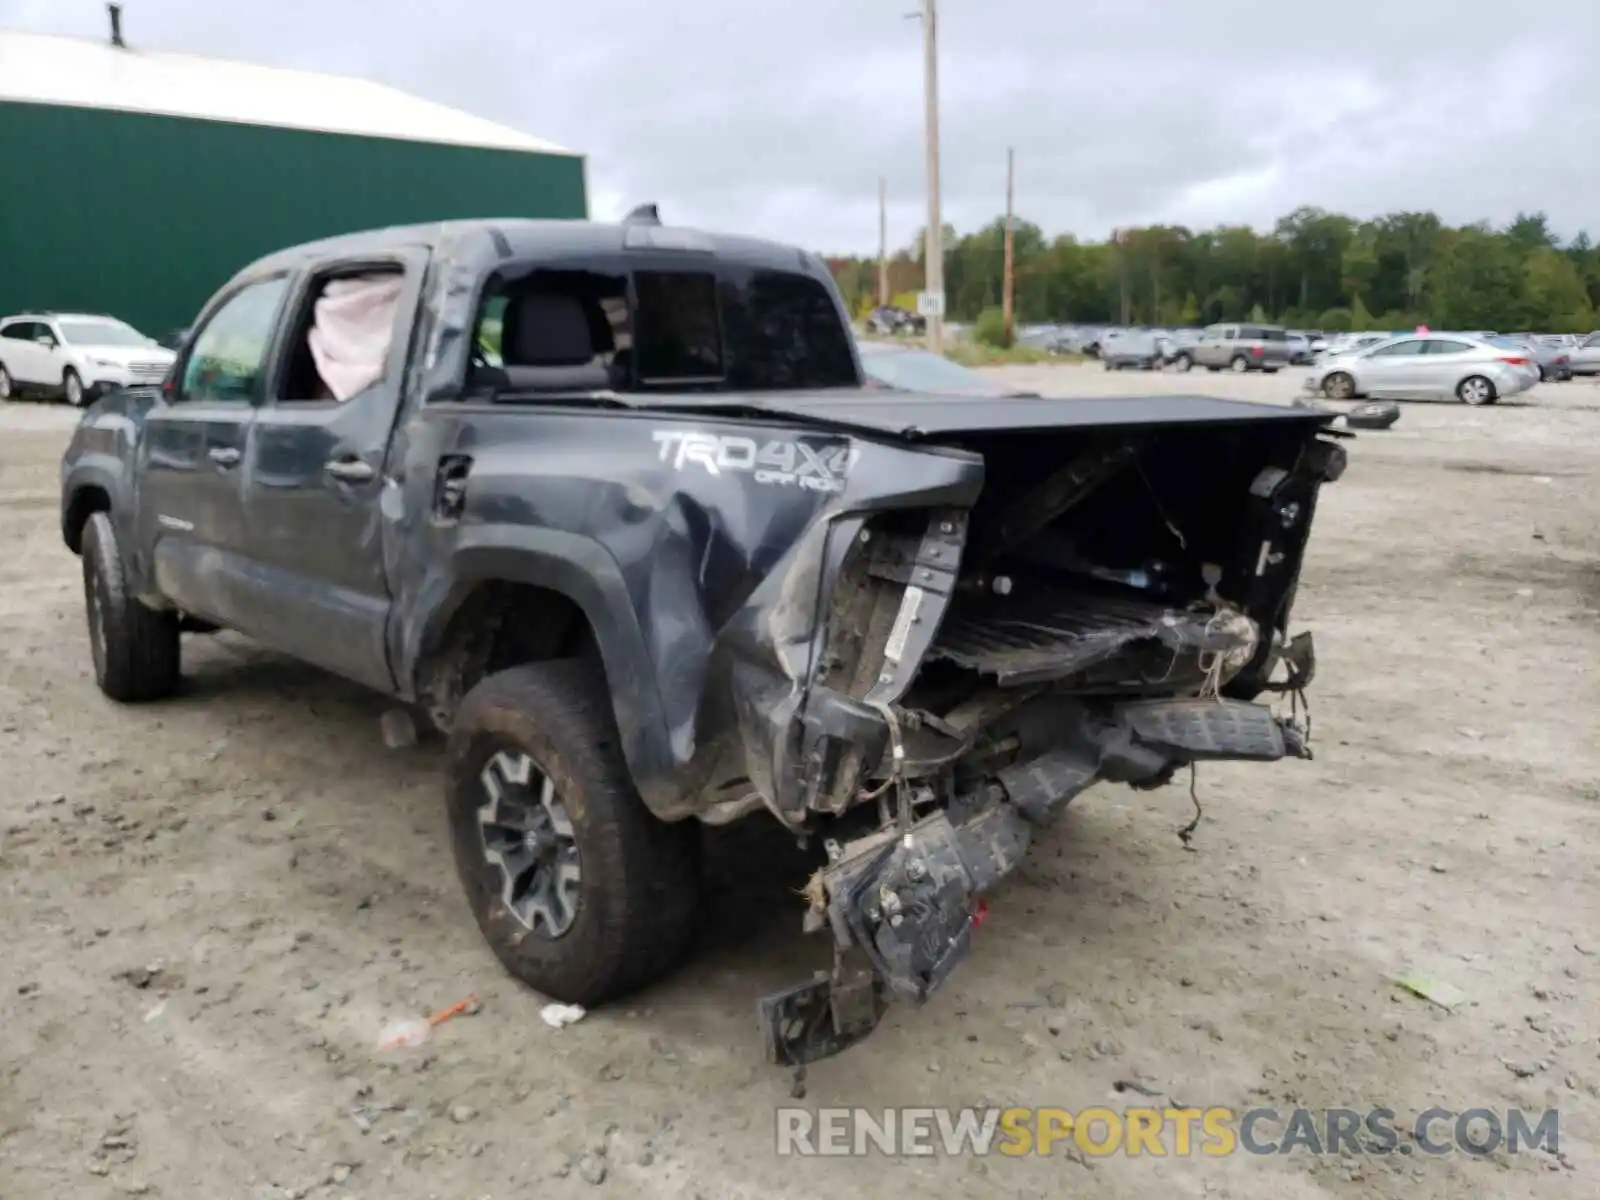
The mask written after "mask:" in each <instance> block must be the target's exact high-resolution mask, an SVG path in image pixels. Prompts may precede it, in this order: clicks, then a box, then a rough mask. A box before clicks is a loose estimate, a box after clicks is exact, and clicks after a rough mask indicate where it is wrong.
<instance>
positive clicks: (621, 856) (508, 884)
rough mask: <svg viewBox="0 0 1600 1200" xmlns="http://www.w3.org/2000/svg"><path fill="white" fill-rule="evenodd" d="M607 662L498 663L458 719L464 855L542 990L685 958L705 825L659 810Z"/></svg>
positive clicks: (473, 897) (455, 797)
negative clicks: (615, 713)
mask: <svg viewBox="0 0 1600 1200" xmlns="http://www.w3.org/2000/svg"><path fill="white" fill-rule="evenodd" d="M600 675H601V673H600V672H599V671H598V670H597V668H596V667H595V666H594V665H592V664H588V663H582V662H579V661H578V660H576V659H562V660H557V661H554V662H543V663H535V664H532V665H529V666H522V667H513V668H511V669H510V670H507V671H501V672H499V673H497V674H495V675H491V676H489V677H488V678H487V679H485V680H483V682H481V683H479V684H478V685H477V686H476V687H474V688H473V689H472V690H471V691H470V692H469V693H467V696H466V698H465V699H464V700H463V701H462V703H461V707H460V709H459V711H458V712H457V713H456V716H455V718H454V720H453V721H452V723H451V731H450V747H449V795H448V806H449V819H450V838H451V844H452V848H453V849H454V852H455V860H456V870H457V872H458V874H459V875H460V877H461V883H462V886H463V887H464V888H465V889H466V892H467V898H468V901H469V903H470V904H471V906H472V914H473V916H474V917H475V918H476V919H477V922H478V928H479V929H480V930H481V931H482V932H483V936H484V938H485V939H486V940H487V941H488V943H489V946H490V948H491V949H492V950H493V951H494V953H495V956H496V957H497V958H499V960H500V961H501V963H502V964H503V965H504V966H505V968H506V969H507V970H508V971H510V972H511V973H512V974H513V975H515V976H516V977H517V978H519V979H521V980H522V981H523V982H525V983H527V984H528V985H529V986H530V987H532V988H534V989H535V990H536V991H539V992H542V993H543V994H545V995H546V996H550V997H552V998H553V999H556V1000H561V1001H565V1002H566V1003H569V1004H582V1005H585V1006H591V1005H596V1004H601V1003H603V1002H605V1001H607V1000H610V999H612V998H614V997H617V996H620V995H623V994H625V993H627V992H629V991H632V990H634V989H635V988H639V987H642V986H644V985H645V984H647V983H650V982H652V981H653V980H655V979H658V978H660V977H661V976H662V975H664V974H666V973H667V972H668V971H670V970H671V969H672V968H673V967H674V966H676V965H677V964H678V962H679V961H680V960H681V959H682V958H683V956H684V954H685V953H686V952H687V950H688V946H689V943H690V940H691V937H692V935H693V933H694V926H695V912H696V904H697V901H698V898H699V829H698V826H697V824H696V823H695V822H693V821H685V822H682V823H678V824H671V825H669V824H666V823H664V822H662V821H660V820H657V819H656V817H654V816H653V815H651V813H650V811H649V810H648V809H647V808H646V807H645V806H644V802H643V800H641V799H640V797H639V793H638V791H637V790H636V789H635V788H634V786H633V781H632V779H631V778H630V776H629V773H628V767H627V764H626V762H625V761H624V759H623V756H622V747H621V744H620V740H619V738H618V735H617V730H616V724H615V721H614V719H613V717H612V713H611V703H610V697H609V696H608V695H607V693H606V690H605V686H604V682H603V679H602V678H601V677H600Z"/></svg>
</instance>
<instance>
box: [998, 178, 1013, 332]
mask: <svg viewBox="0 0 1600 1200" xmlns="http://www.w3.org/2000/svg"><path fill="white" fill-rule="evenodd" d="M1016 180H1017V159H1016V152H1015V151H1014V150H1012V149H1011V148H1010V147H1007V148H1006V263H1005V272H1004V274H1003V275H1002V277H1001V283H1000V293H1001V300H1000V307H1001V311H1002V313H1003V314H1004V324H1005V343H1006V345H1008V346H1009V345H1011V321H1012V314H1013V313H1014V311H1015V309H1014V307H1013V306H1014V304H1015V300H1014V299H1013V297H1014V296H1015V294H1016V290H1017V277H1016V272H1015V269H1014V266H1013V263H1014V258H1013V255H1014V245H1013V240H1014V239H1013V225H1014V223H1015V221H1014V216H1013V213H1012V202H1013V200H1014V199H1015V193H1016Z"/></svg>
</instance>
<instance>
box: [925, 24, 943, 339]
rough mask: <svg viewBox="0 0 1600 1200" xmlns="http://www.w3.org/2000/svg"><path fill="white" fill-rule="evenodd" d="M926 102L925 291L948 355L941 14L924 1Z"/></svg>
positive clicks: (932, 333) (931, 324)
mask: <svg viewBox="0 0 1600 1200" xmlns="http://www.w3.org/2000/svg"><path fill="white" fill-rule="evenodd" d="M922 100H923V106H924V110H925V112H924V118H923V122H924V130H923V134H924V137H925V138H926V140H927V154H928V228H927V231H926V232H925V233H924V234H923V237H922V260H923V261H922V268H923V285H922V286H923V290H924V291H926V292H928V293H929V294H930V296H931V297H932V298H933V303H934V304H935V305H936V306H937V307H936V309H935V311H934V312H933V313H930V314H929V316H928V349H930V350H932V351H933V352H934V353H935V354H942V353H943V352H944V218H943V216H941V215H940V206H939V12H938V0H922Z"/></svg>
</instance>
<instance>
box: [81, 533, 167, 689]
mask: <svg viewBox="0 0 1600 1200" xmlns="http://www.w3.org/2000/svg"><path fill="white" fill-rule="evenodd" d="M82 550H83V598H84V610H85V613H86V615H87V616H88V621H89V648H90V651H91V653H92V654H93V656H94V680H95V682H96V683H97V684H99V685H100V690H101V691H102V692H104V693H105V694H106V695H108V696H110V697H111V698H112V699H113V700H120V701H122V702H123V703H124V704H137V703H140V702H143V701H146V700H162V699H165V698H166V697H168V696H170V695H172V693H173V692H175V691H177V690H178V675H179V659H180V653H181V648H180V642H179V637H178V614H177V613H173V612H160V611H157V610H156V609H153V608H149V607H147V606H146V605H144V604H142V603H141V602H140V601H139V599H138V598H137V597H136V596H131V595H129V594H128V581H127V576H126V574H125V573H124V571H123V566H122V551H121V549H120V548H119V547H118V545H117V533H116V529H115V527H114V526H113V525H112V524H111V516H110V514H108V513H103V512H97V513H93V514H91V515H90V517H89V521H88V524H86V525H85V526H84V527H83V544H82Z"/></svg>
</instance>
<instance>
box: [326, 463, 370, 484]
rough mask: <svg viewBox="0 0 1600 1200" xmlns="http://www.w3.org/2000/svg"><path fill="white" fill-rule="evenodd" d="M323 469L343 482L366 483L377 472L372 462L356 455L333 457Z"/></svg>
mask: <svg viewBox="0 0 1600 1200" xmlns="http://www.w3.org/2000/svg"><path fill="white" fill-rule="evenodd" d="M322 469H323V470H324V471H326V472H327V473H328V474H329V475H332V476H333V477H334V478H335V479H337V480H339V482H341V483H365V482H367V480H369V479H371V478H372V477H373V476H374V475H376V474H377V472H376V471H374V470H373V469H372V464H371V463H369V462H366V461H364V460H362V459H359V458H354V457H351V458H335V459H331V460H330V461H328V462H326V463H324V464H323V466H322Z"/></svg>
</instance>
